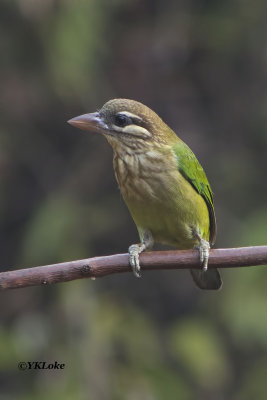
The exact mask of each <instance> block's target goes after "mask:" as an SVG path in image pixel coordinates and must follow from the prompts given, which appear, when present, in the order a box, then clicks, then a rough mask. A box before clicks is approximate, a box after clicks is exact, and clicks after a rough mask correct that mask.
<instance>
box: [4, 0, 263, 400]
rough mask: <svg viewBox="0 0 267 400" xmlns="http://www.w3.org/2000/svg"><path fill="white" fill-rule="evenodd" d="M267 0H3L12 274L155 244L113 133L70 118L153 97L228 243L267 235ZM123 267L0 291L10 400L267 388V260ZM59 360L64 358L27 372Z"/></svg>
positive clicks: (7, 235)
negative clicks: (129, 199)
mask: <svg viewBox="0 0 267 400" xmlns="http://www.w3.org/2000/svg"><path fill="white" fill-rule="evenodd" d="M266 15H267V3H266V1H265V0H255V1H253V2H252V1H249V0H242V1H241V0H234V1H232V0H231V1H230V0H226V1H219V0H213V1H208V0H189V1H184V0H178V1H174V0H173V1H171V0H170V1H162V0H124V1H123V0H87V1H85V0H84V1H83V0H77V1H71V0H68V1H67V0H65V1H64V0H61V1H60V0H13V1H10V0H2V1H1V3H0V54H1V56H0V68H1V71H0V72H1V73H0V88H1V90H0V102H1V105H0V141H1V146H0V191H1V196H0V216H1V225H0V235H1V240H0V250H1V251H0V260H1V269H2V270H7V269H10V268H15V267H16V268H18V267H28V266H35V265H42V264H48V263H55V262H61V261H67V260H71V259H80V258H86V257H91V256H96V255H106V254H113V253H116V252H126V250H127V248H128V246H129V245H130V244H132V243H134V242H136V241H137V240H138V237H137V232H136V228H135V226H134V223H133V222H132V220H131V218H130V215H129V213H128V211H127V209H126V206H125V205H124V203H123V200H122V197H121V195H120V193H119V190H118V187H117V184H116V181H115V178H114V176H113V171H112V167H111V164H112V152H111V148H109V146H108V143H107V142H106V141H105V139H104V138H103V137H100V136H98V135H90V134H86V133H84V132H81V131H78V130H75V129H74V128H72V127H70V126H69V125H67V124H66V120H68V119H70V118H72V117H74V116H76V115H79V114H82V113H85V112H89V111H95V110H96V109H97V108H100V107H101V106H102V104H103V103H104V102H106V101H107V100H109V99H111V98H114V97H127V98H132V99H135V100H139V101H141V102H143V103H145V104H147V105H148V106H150V107H151V108H152V109H154V110H155V111H156V112H158V113H159V114H160V116H161V117H162V118H163V119H164V120H165V121H166V122H167V123H168V124H169V125H170V126H171V127H172V128H173V129H174V130H175V131H176V132H178V133H179V135H180V136H181V137H182V138H183V139H184V140H185V141H186V142H187V143H188V144H189V145H190V147H191V148H192V149H193V151H194V152H195V153H196V155H197V156H198V158H199V160H200V161H201V163H202V165H203V166H204V168H205V170H206V172H207V175H208V177H209V180H210V182H211V185H212V188H213V191H214V193H215V208H216V214H217V220H218V239H217V243H216V246H217V247H235V246H239V245H243V246H245V245H261V244H264V243H266V239H267V235H266V221H267V206H266V199H267V183H266V182H267V181H266V174H267V167H266V150H267V112H266V111H267V109H266V108H267V91H266V89H267V79H266V72H267V39H266V37H267V24H266ZM222 275H223V279H224V286H223V289H222V290H221V291H220V292H218V293H207V292H202V291H200V290H198V289H197V288H196V287H195V286H194V285H193V283H192V281H191V279H190V276H189V274H188V272H187V271H166V272H164V271H161V272H150V273H149V272H147V273H144V274H143V279H140V280H137V279H134V277H133V276H132V274H130V273H129V274H122V275H114V276H110V277H106V278H103V279H97V280H95V281H91V280H84V281H75V282H70V283H65V284H58V285H52V286H50V287H47V286H46V287H34V288H26V289H17V290H12V291H9V292H1V293H0V299H1V308H0V310H1V311H0V320H1V324H0V398H1V399H8V400H13V399H18V398H20V399H27V400H28V399H37V398H38V399H41V400H42V399H47V398H48V397H49V398H50V399H59V400H60V399H64V400H68V399H77V400H80V399H81V400H83V399H93V400H94V399H99V400H109V399H114V400H124V399H127V400H128V399H129V400H137V399H142V400H154V399H155V400H157V399H183V400H194V399H199V400H202V399H203V400H204V399H205V400H206V399H208V400H209V399H212V400H214V399H216V400H217V399H218V400H223V399H235V400H250V399H252V398H256V399H257V400H261V399H266V398H267V388H266V377H267V311H266V310H267V269H266V268H265V267H257V268H244V269H237V270H236V271H235V270H223V271H222ZM55 360H57V361H58V362H60V363H65V364H66V367H65V369H64V370H63V371H41V370H39V371H38V370H37V371H25V372H24V371H19V370H18V368H17V364H18V362H19V361H48V362H53V361H55Z"/></svg>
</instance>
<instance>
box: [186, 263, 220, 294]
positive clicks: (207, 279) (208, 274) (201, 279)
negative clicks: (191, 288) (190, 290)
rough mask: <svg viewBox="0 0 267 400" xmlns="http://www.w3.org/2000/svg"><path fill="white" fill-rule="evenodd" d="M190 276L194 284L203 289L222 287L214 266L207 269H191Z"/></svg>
mask: <svg viewBox="0 0 267 400" xmlns="http://www.w3.org/2000/svg"><path fill="white" fill-rule="evenodd" d="M190 272H191V275H192V278H193V280H194V282H195V284H196V285H197V286H198V287H199V288H200V289H204V290H218V289H220V288H221V287H222V279H221V275H220V273H219V271H218V270H217V269H216V268H210V269H208V270H207V271H203V270H202V269H191V270H190Z"/></svg>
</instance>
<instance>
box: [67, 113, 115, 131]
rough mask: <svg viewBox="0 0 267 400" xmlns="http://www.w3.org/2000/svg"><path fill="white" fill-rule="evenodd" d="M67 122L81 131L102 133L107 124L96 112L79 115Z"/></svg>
mask: <svg viewBox="0 0 267 400" xmlns="http://www.w3.org/2000/svg"><path fill="white" fill-rule="evenodd" d="M67 122H68V124H70V125H72V126H74V127H75V128H79V129H82V130H83V131H89V132H100V133H104V132H105V131H106V130H107V126H106V124H105V123H104V122H103V121H102V119H101V117H100V115H99V113H98V112H95V113H90V114H83V115H79V116H78V117H75V118H72V119H70V120H68V121H67Z"/></svg>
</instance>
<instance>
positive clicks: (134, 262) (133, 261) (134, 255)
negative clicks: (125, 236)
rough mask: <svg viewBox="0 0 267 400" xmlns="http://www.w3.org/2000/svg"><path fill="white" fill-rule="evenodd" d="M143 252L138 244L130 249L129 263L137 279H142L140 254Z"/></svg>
mask: <svg viewBox="0 0 267 400" xmlns="http://www.w3.org/2000/svg"><path fill="white" fill-rule="evenodd" d="M141 251H142V249H141V248H140V245H138V244H132V245H131V246H130V247H129V262H130V266H131V267H132V270H133V273H134V275H135V276H136V278H141V273H140V264H139V254H140V253H141Z"/></svg>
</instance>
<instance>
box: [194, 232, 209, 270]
mask: <svg viewBox="0 0 267 400" xmlns="http://www.w3.org/2000/svg"><path fill="white" fill-rule="evenodd" d="M196 248H197V249H198V251H199V257H200V262H201V264H202V269H203V271H204V272H205V271H207V269H208V261H209V254H210V244H209V242H207V240H204V239H200V241H199V245H198V246H196Z"/></svg>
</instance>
